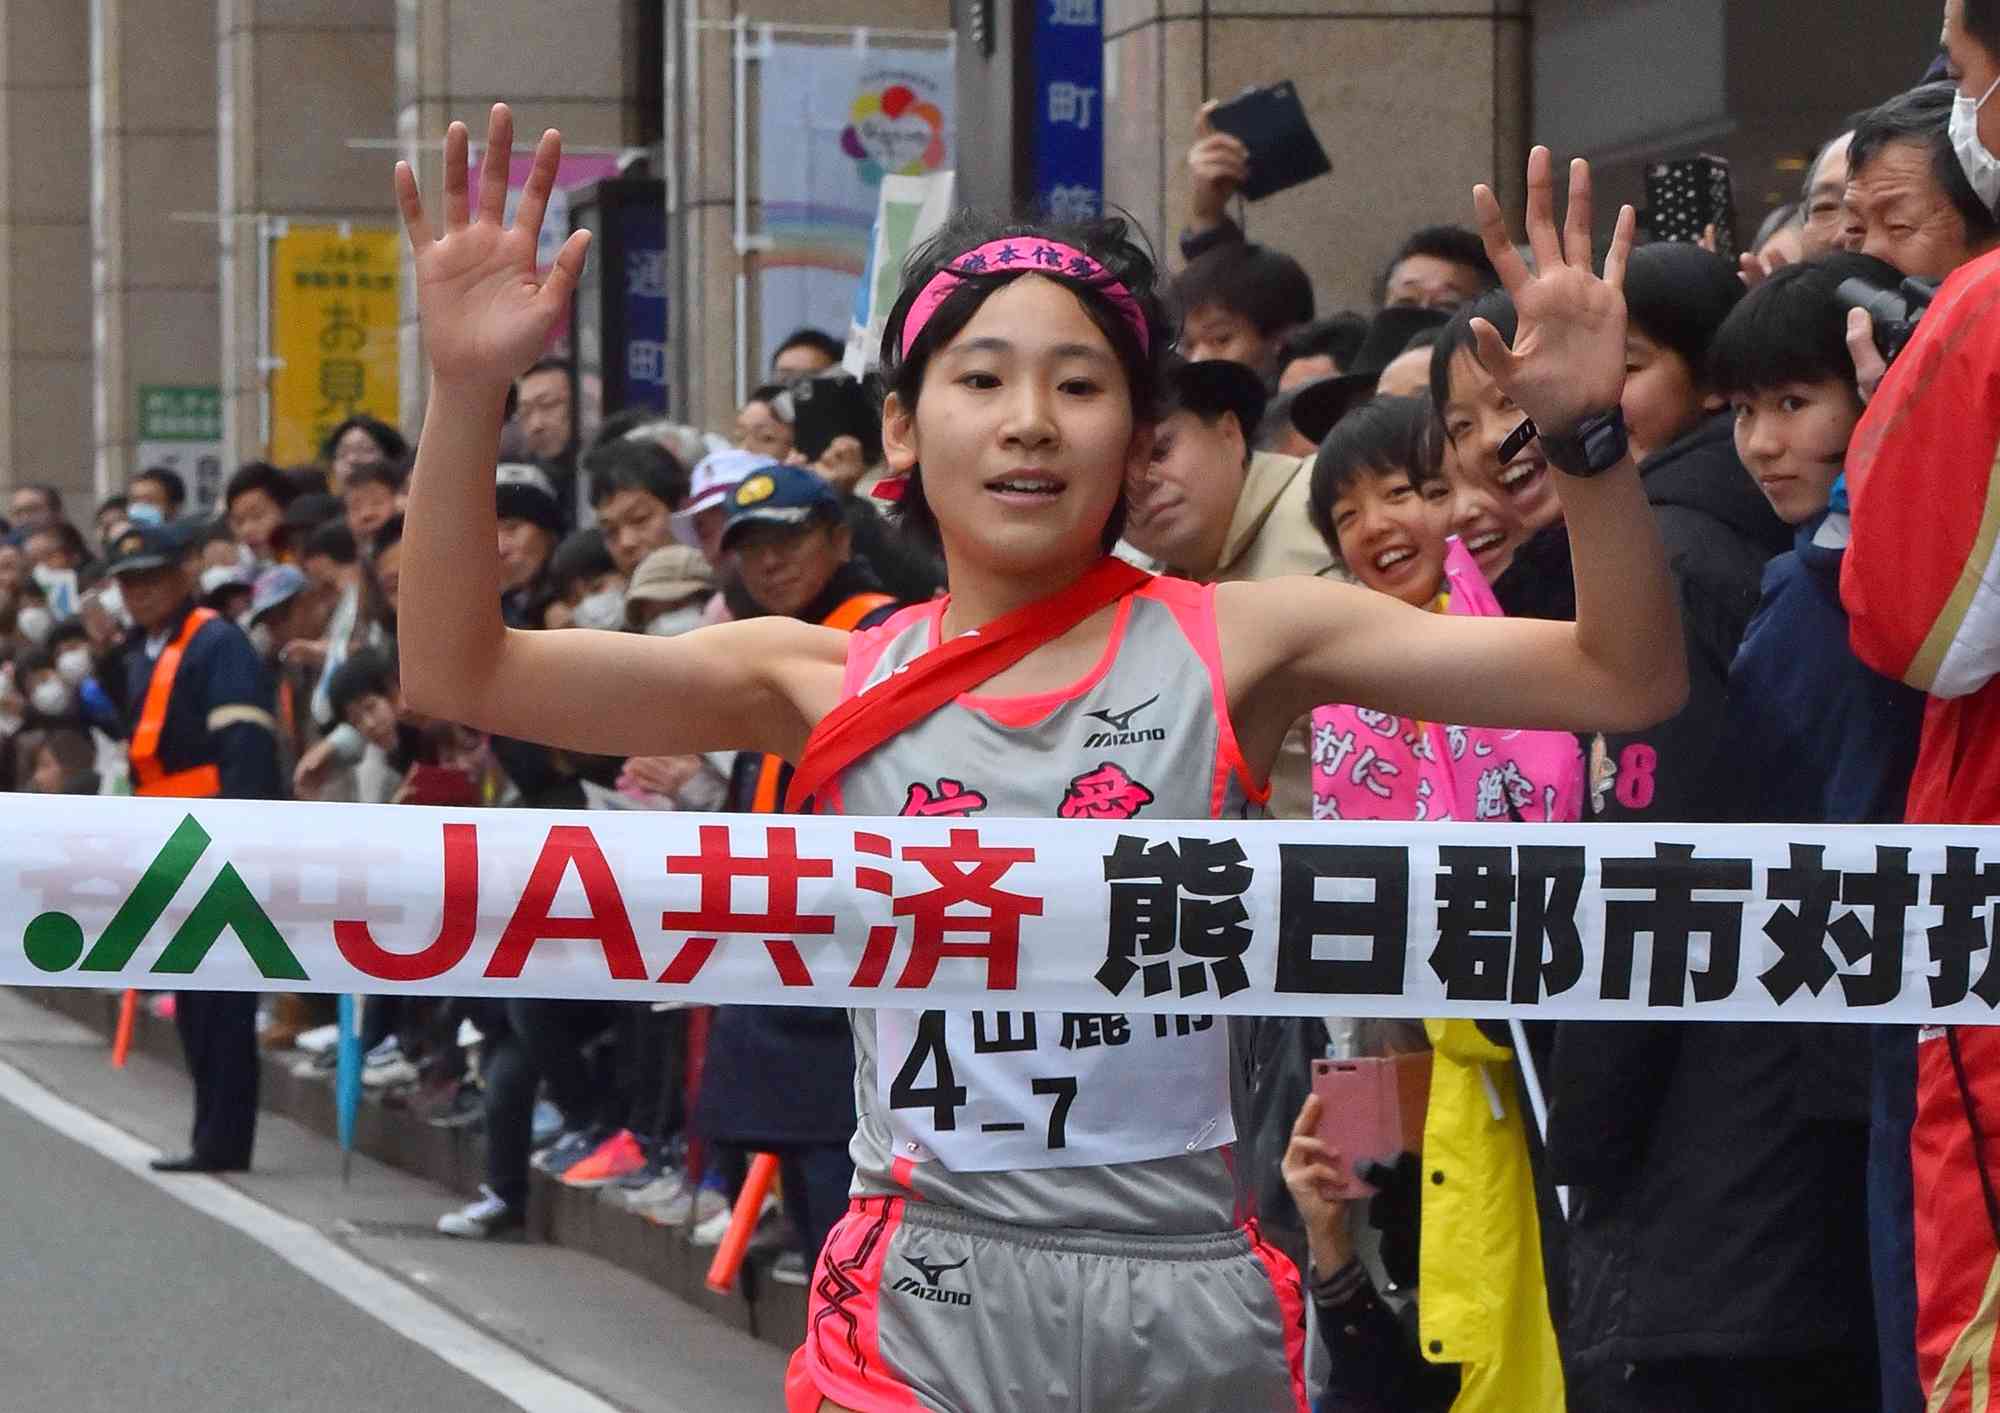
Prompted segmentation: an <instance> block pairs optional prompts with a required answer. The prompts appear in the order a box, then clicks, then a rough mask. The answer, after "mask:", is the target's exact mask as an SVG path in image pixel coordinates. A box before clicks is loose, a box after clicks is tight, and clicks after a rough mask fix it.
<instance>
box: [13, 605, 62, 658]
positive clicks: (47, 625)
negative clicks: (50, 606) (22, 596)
mask: <svg viewBox="0 0 2000 1413" xmlns="http://www.w3.org/2000/svg"><path fill="white" fill-rule="evenodd" d="M55 627H56V620H55V618H54V617H53V616H52V615H51V614H50V613H49V611H48V610H47V609H45V608H43V607H42V606H41V605H40V604H34V603H31V604H29V605H28V606H27V607H26V608H24V609H22V610H21V612H20V613H19V614H18V615H16V616H15V619H14V631H15V632H17V633H19V634H20V635H21V636H22V637H23V638H25V639H26V640H27V641H28V642H30V643H32V644H34V645H35V646H36V647H38V648H39V647H41V646H42V644H44V643H46V642H48V640H49V634H51V633H53V632H54V631H55Z"/></svg>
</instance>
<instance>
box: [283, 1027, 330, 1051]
mask: <svg viewBox="0 0 2000 1413" xmlns="http://www.w3.org/2000/svg"><path fill="white" fill-rule="evenodd" d="M338 1044H340V1027H339V1026H337V1025H316V1026H314V1027H313V1028H312V1029H311V1030H302V1031H300V1032H299V1038H298V1039H297V1040H296V1041H295V1042H293V1046H292V1048H293V1049H295V1050H299V1051H301V1052H303V1053H304V1054H307V1055H326V1054H331V1053H332V1051H333V1048H334V1046H336V1045H338Z"/></svg>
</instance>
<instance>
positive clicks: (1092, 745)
mask: <svg viewBox="0 0 2000 1413" xmlns="http://www.w3.org/2000/svg"><path fill="white" fill-rule="evenodd" d="M1159 700H1160V698H1159V694H1158V693H1157V692H1156V693H1154V694H1153V695H1152V696H1150V697H1148V698H1147V699H1146V700H1145V701H1143V702H1140V703H1139V705H1137V706H1135V707H1127V708H1126V709H1125V710H1124V711H1090V712H1085V713H1084V715H1085V716H1087V717H1089V718H1090V719H1091V720H1093V721H1101V722H1103V723H1104V724H1105V725H1106V726H1109V727H1110V728H1111V729H1110V730H1109V731H1093V732H1092V733H1091V734H1090V736H1089V737H1088V738H1086V739H1085V741H1084V743H1083V748H1084V749H1085V750H1087V751H1095V750H1102V749H1104V748H1105V747H1107V746H1137V745H1142V744H1144V743H1145V742H1147V741H1164V740H1166V739H1167V733H1166V730H1165V729H1164V728H1163V727H1158V726H1155V727H1151V728H1149V729H1146V730H1134V729H1133V726H1132V720H1133V718H1134V717H1136V716H1138V715H1139V713H1140V712H1142V711H1144V710H1145V709H1146V708H1147V707H1149V706H1152V705H1153V704H1154V703H1156V702H1157V701H1159Z"/></svg>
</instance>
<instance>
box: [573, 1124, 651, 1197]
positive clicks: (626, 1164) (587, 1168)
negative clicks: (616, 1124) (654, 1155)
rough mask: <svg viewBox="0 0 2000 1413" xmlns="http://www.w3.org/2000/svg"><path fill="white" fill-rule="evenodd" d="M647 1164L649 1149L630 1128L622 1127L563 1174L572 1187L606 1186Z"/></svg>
mask: <svg viewBox="0 0 2000 1413" xmlns="http://www.w3.org/2000/svg"><path fill="white" fill-rule="evenodd" d="M645 1166H646V1150H645V1149H643V1148H641V1147H640V1146H639V1139H638V1136H637V1135H636V1134H634V1133H633V1132H632V1130H631V1129H629V1128H621V1129H619V1130H618V1132H616V1133H614V1134H612V1135H611V1137H609V1138H607V1139H605V1140H604V1141H603V1142H602V1143H600V1144H598V1145H597V1147H596V1148H595V1149H593V1150H592V1151H591V1154H590V1156H589V1157H587V1158H584V1159H582V1160H580V1161H579V1162H577V1163H575V1164H573V1165H572V1166H571V1167H570V1170H569V1171H568V1172H566V1173H564V1174H563V1175H562V1180H563V1182H564V1183H565V1184H566V1185H567V1186H570V1187H603V1186H605V1185H606V1184H608V1183H613V1182H616V1181H618V1179H620V1178H622V1177H626V1176H629V1175H630V1174H632V1173H636V1172H638V1171H640V1170H641V1169H643V1168H644V1167H645Z"/></svg>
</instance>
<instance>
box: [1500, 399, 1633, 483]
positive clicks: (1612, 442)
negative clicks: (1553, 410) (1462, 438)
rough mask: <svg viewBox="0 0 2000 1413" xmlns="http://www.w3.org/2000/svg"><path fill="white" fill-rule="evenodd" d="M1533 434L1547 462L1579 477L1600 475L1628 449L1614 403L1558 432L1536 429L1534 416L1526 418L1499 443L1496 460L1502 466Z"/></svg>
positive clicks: (1629, 445) (1623, 423)
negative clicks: (1564, 430)
mask: <svg viewBox="0 0 2000 1413" xmlns="http://www.w3.org/2000/svg"><path fill="white" fill-rule="evenodd" d="M1537 438H1539V439H1540V441H1541V444H1542V455H1543V456H1544V457H1546V458H1548V463H1549V465H1551V466H1553V467H1555V468H1556V470H1558V471H1560V472H1562V473H1563V474H1564V475H1566V476H1575V477H1577V478H1578V479H1580V480H1587V479H1588V478H1590V477H1592V476H1601V475H1603V474H1604V473H1605V472H1606V471H1609V470H1610V469H1611V468H1612V467H1614V466H1616V465H1617V464H1618V463H1619V462H1621V461H1623V460H1624V459H1625V455H1626V453H1627V452H1628V451H1630V450H1631V443H1630V441H1629V440H1628V439H1627V437H1626V435H1625V414H1624V412H1622V411H1621V410H1620V409H1618V408H1617V407H1611V408H1608V409H1606V410H1605V411H1603V412H1593V413H1591V414H1590V415H1589V416H1588V417H1585V418H1584V419H1582V420H1581V421H1579V422H1578V423H1577V424H1576V426H1574V427H1572V428H1571V429H1570V430H1569V432H1568V433H1567V434H1566V435H1562V436H1557V435H1555V434H1554V433H1550V432H1544V431H1542V430H1540V429H1539V428H1538V427H1536V426H1535V419H1534V418H1532V417H1530V418H1527V419H1526V420H1524V421H1523V422H1522V423H1521V425H1520V426H1518V427H1516V428H1515V429H1514V431H1513V434H1512V435H1511V436H1509V437H1508V438H1507V440H1506V441H1505V442H1503V443H1501V446H1500V464H1501V465H1502V466H1505V465H1506V464H1507V463H1508V462H1510V461H1512V460H1513V459H1514V458H1515V457H1516V456H1519V455H1520V454H1521V452H1522V450H1523V449H1524V448H1525V447H1526V446H1527V445H1528V443H1529V442H1531V441H1534V440H1536V439H1537Z"/></svg>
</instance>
